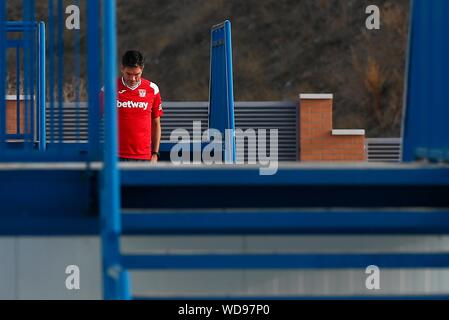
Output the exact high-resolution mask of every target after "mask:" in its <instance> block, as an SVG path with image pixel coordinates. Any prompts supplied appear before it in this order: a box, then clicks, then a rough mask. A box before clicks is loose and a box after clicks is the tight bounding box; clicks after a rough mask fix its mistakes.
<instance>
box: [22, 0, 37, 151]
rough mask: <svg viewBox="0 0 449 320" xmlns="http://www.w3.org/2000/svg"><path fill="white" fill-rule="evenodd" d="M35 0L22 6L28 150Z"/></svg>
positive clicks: (29, 147) (27, 144) (26, 0)
mask: <svg viewBox="0 0 449 320" xmlns="http://www.w3.org/2000/svg"><path fill="white" fill-rule="evenodd" d="M34 4H35V3H34V0H23V1H22V8H23V21H24V22H25V24H24V25H23V39H24V49H23V52H24V63H23V72H24V81H23V82H24V86H23V94H24V107H25V110H24V121H23V123H24V132H23V135H24V140H25V144H24V147H25V149H26V150H29V151H30V150H32V148H33V139H32V137H33V135H32V134H33V132H32V131H31V123H32V121H33V119H32V108H33V103H32V101H33V98H34V97H33V95H34V93H33V90H32V87H33V86H34V82H33V80H34V78H33V66H34V63H35V61H34V60H33V54H32V51H33V50H35V47H34V46H33V44H34V41H33V38H34V36H35V29H34V26H33V22H34V13H35V6H34Z"/></svg>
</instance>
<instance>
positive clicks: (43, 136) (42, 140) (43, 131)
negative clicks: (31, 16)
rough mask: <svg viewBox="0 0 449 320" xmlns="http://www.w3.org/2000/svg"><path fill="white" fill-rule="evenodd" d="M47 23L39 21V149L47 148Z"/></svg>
mask: <svg viewBox="0 0 449 320" xmlns="http://www.w3.org/2000/svg"><path fill="white" fill-rule="evenodd" d="M45 43H46V42H45V23H44V22H40V23H39V82H38V83H39V95H38V96H39V103H38V106H39V151H45V150H46V148H47V128H46V99H45V97H46V83H45V70H46V66H45V58H46V57H45Z"/></svg>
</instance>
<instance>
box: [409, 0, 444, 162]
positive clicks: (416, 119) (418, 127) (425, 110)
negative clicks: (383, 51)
mask: <svg viewBox="0 0 449 320" xmlns="http://www.w3.org/2000/svg"><path fill="white" fill-rule="evenodd" d="M448 20H449V2H448V1H447V0H434V1H428V0H414V1H413V3H412V20H411V28H410V40H409V41H410V44H409V53H408V61H407V69H408V70H407V79H406V86H407V87H406V95H405V110H404V121H403V160H404V161H414V160H415V159H417V158H418V159H426V160H430V161H442V160H446V161H448V160H449V129H448V126H447V119H448V116H449V110H448V107H447V106H448V98H447V92H448V89H449V88H448V83H449V59H448V58H447V56H448V54H449V42H448V41H447V33H448V26H449V23H448Z"/></svg>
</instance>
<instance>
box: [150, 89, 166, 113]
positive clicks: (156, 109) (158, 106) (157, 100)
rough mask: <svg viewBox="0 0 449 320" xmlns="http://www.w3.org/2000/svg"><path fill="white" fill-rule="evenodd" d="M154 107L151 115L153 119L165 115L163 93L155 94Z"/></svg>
mask: <svg viewBox="0 0 449 320" xmlns="http://www.w3.org/2000/svg"><path fill="white" fill-rule="evenodd" d="M152 108H153V110H152V112H151V117H152V118H153V119H156V118H160V117H162V116H163V115H164V110H162V99H161V94H160V93H159V92H158V93H157V94H156V95H155V96H154V100H153V106H152Z"/></svg>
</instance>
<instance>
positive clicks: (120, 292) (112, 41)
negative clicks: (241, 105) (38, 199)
mask: <svg viewBox="0 0 449 320" xmlns="http://www.w3.org/2000/svg"><path fill="white" fill-rule="evenodd" d="M103 13H104V21H103V30H104V52H103V61H104V83H105V85H104V106H105V107H104V109H105V154H104V169H103V171H102V177H101V179H102V188H101V239H102V252H103V279H104V280H103V285H104V297H105V299H127V298H129V293H128V290H129V289H128V280H127V278H128V274H127V271H125V270H122V266H121V264H120V239H119V237H120V234H121V219H120V177H119V170H118V169H117V154H118V146H117V144H118V143H117V132H118V130H117V110H116V107H115V105H116V100H117V92H116V91H117V84H116V77H117V68H116V64H117V53H116V52H117V43H116V41H117V40H116V34H115V30H116V13H115V0H110V1H105V2H103Z"/></svg>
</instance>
